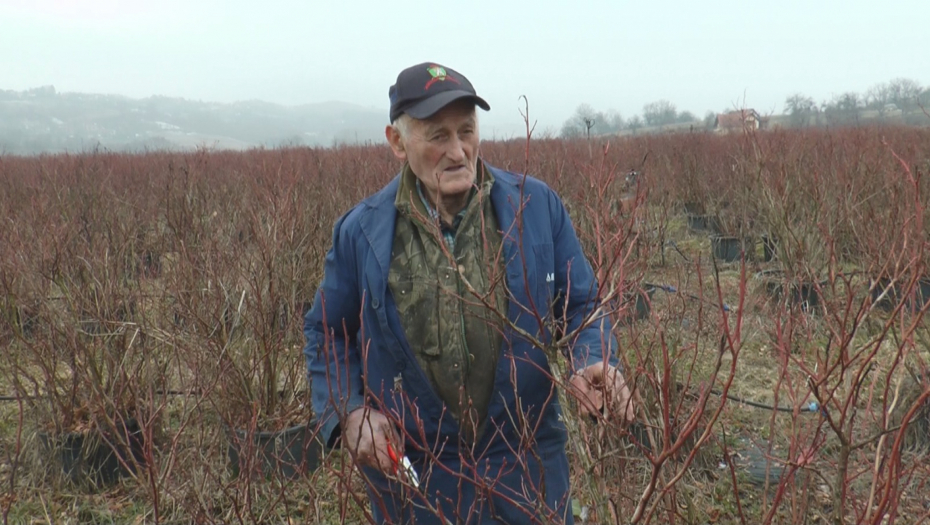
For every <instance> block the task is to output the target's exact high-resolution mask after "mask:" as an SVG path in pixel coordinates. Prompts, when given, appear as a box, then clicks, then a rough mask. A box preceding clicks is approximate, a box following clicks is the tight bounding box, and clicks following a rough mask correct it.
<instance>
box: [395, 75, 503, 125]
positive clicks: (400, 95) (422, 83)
mask: <svg viewBox="0 0 930 525" xmlns="http://www.w3.org/2000/svg"><path fill="white" fill-rule="evenodd" d="M388 97H390V99H391V122H394V121H395V120H397V117H399V116H401V114H403V113H406V114H408V115H410V116H411V117H413V118H415V119H425V118H429V117H430V116H432V115H433V114H434V113H436V112H437V111H439V110H440V109H442V108H444V107H445V106H446V105H448V104H449V103H451V102H454V101H456V100H459V99H462V98H470V99H472V100H474V101H475V104H476V105H478V107H480V108H481V109H483V110H485V111H490V109H491V106H490V105H488V103H487V102H485V101H484V99H483V98H481V97H479V96H478V94H477V93H475V88H474V87H472V85H471V82H469V81H468V79H467V78H465V76H464V75H462V74H460V73H459V72H457V71H455V70H454V69H451V68H448V67H444V66H441V65H439V64H436V63H435V62H424V63H422V64H417V65H415V66H411V67H408V68H407V69H405V70H403V71H401V72H400V74H399V75H397V82H396V83H395V84H394V85H393V86H391V88H390V89H389V90H388Z"/></svg>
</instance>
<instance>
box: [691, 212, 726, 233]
mask: <svg viewBox="0 0 930 525" xmlns="http://www.w3.org/2000/svg"><path fill="white" fill-rule="evenodd" d="M688 228H689V229H690V230H691V231H696V232H711V233H719V232H720V219H718V218H717V216H716V215H688Z"/></svg>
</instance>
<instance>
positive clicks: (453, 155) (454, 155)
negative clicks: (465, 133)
mask: <svg viewBox="0 0 930 525" xmlns="http://www.w3.org/2000/svg"><path fill="white" fill-rule="evenodd" d="M446 156H447V157H449V158H450V159H451V160H455V161H459V160H462V159H464V158H465V142H464V141H462V139H460V138H458V137H456V136H454V137H452V139H451V140H449V147H448V148H447V149H446Z"/></svg>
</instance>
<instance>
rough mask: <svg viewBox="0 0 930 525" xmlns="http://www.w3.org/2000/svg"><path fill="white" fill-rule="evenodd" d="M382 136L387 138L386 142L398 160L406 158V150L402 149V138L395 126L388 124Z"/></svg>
mask: <svg viewBox="0 0 930 525" xmlns="http://www.w3.org/2000/svg"><path fill="white" fill-rule="evenodd" d="M384 137H385V138H386V139H387V141H388V144H390V145H391V151H393V152H394V156H395V157H397V158H398V159H400V160H407V150H405V149H404V139H403V137H401V136H400V132H399V131H397V128H395V127H394V126H392V125H390V124H388V125H387V127H385V128H384Z"/></svg>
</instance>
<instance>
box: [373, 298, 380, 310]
mask: <svg viewBox="0 0 930 525" xmlns="http://www.w3.org/2000/svg"><path fill="white" fill-rule="evenodd" d="M379 306H381V301H379V300H378V298H377V297H372V298H371V307H372V308H374V309H375V310H377V309H378V307H379Z"/></svg>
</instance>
